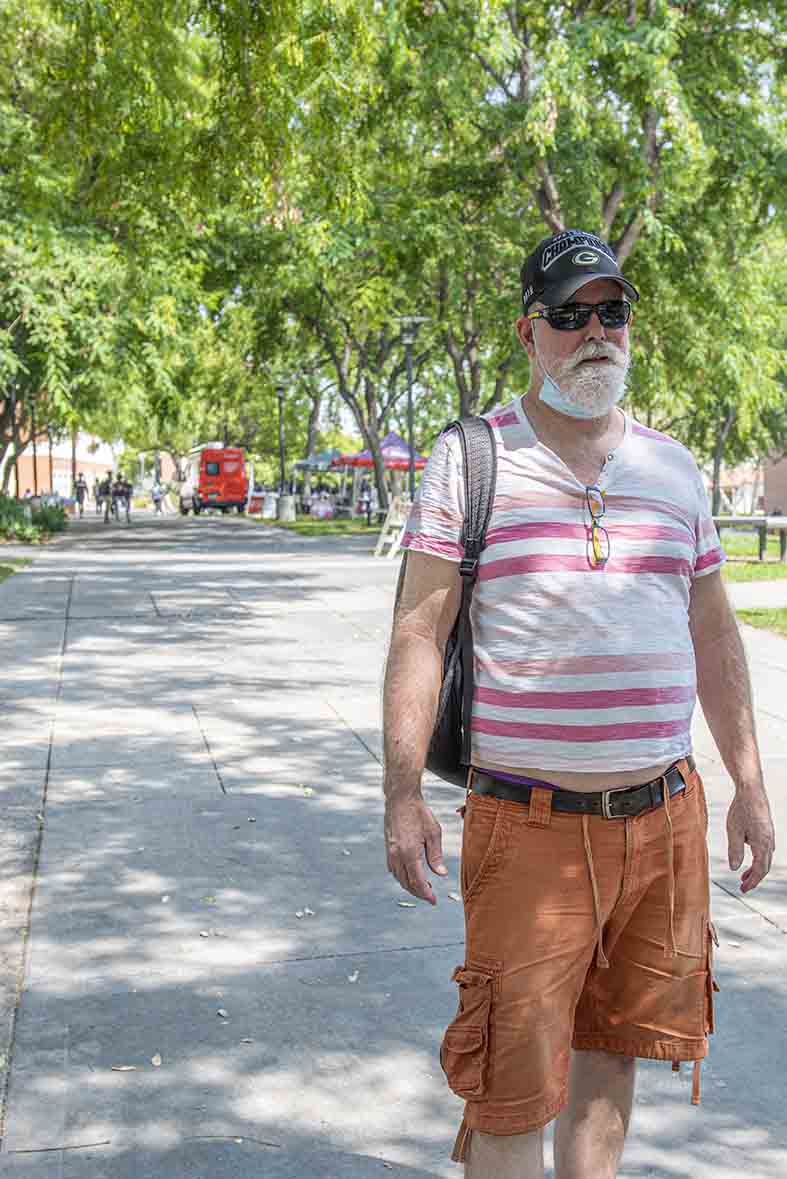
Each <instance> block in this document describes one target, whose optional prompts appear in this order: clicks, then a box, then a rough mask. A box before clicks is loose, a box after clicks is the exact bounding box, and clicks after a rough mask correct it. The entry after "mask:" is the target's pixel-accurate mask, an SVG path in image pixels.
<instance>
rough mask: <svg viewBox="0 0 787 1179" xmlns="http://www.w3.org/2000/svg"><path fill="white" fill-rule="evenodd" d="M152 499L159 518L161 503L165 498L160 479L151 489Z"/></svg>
mask: <svg viewBox="0 0 787 1179" xmlns="http://www.w3.org/2000/svg"><path fill="white" fill-rule="evenodd" d="M150 498H151V499H152V500H153V510H154V512H155V514H156V515H157V516H160V515H161V501H162V499H163V498H164V488H163V487H162V486H161V484H160V483H159V481H158V479H157V480H156V482H155V483H154V484H153V486H152V487H151V489H150Z"/></svg>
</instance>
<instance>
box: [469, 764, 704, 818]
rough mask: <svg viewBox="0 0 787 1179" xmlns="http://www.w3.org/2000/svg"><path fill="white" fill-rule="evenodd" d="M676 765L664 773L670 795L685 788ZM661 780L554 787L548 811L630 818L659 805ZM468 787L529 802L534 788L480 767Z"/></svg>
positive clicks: (692, 766)
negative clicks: (609, 785)
mask: <svg viewBox="0 0 787 1179" xmlns="http://www.w3.org/2000/svg"><path fill="white" fill-rule="evenodd" d="M685 763H686V765H687V766H688V768H689V772H691V771H693V769H694V758H693V757H687V758H685ZM679 764H680V763H679V762H676V763H675V765H673V766H670V768H669V769H668V770H667V772H666V774H665V775H664V777H665V778H666V779H667V786H668V788H669V793H670V797H672V795H673V794H680V792H681V791H682V790H685V789H686V782H685V780H684V778H683V775H682V774H681V772H680V770H679V769H678V765H679ZM662 782H663V778H654V779H653V780H652V781H651V782H643V783H642V785H641V786H629V787H627V788H625V789H618V790H598V791H594V792H593V793H587V794H586V793H584V791H579V790H560V789H558V788H557V787H556V786H555V787H552V788H551V791H550V792H551V794H552V810H553V811H569V812H571V813H572V814H576V815H603V817H604V818H605V819H632V818H634V816H635V815H641V814H642V813H643V811H650V810H654V809H655V808H656V807H659V806H663V804H664V796H663V793H662ZM470 789H471V790H472V791H473V793H474V794H492V795H494V797H495V798H503V799H506V800H507V801H509V802H529V801H530V793H531V791H532V790H533V789H534V788H533V787H532V786H526V785H525V784H524V783H520V782H508V781H506V779H505V778H495V777H494V775H493V774H487V773H484V771H483V770H473V776H472V779H471V782H470Z"/></svg>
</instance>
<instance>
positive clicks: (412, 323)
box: [399, 315, 427, 503]
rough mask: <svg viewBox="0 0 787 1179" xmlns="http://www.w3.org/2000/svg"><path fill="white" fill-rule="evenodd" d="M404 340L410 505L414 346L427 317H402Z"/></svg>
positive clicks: (413, 463) (412, 483)
mask: <svg viewBox="0 0 787 1179" xmlns="http://www.w3.org/2000/svg"><path fill="white" fill-rule="evenodd" d="M399 319H400V321H401V324H402V339H403V340H404V358H405V365H406V368H407V446H408V448H409V451H410V455H409V458H408V460H407V484H408V490H409V494H410V503H412V502H413V500H414V499H415V441H414V438H413V344H414V343H415V337H416V336H417V335H418V329H419V327H420V326H421V324H422V323H426V320H427V316H425V315H401V316H400V317H399Z"/></svg>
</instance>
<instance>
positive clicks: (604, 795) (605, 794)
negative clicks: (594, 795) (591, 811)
mask: <svg viewBox="0 0 787 1179" xmlns="http://www.w3.org/2000/svg"><path fill="white" fill-rule="evenodd" d="M619 793H620V791H618V790H602V791H601V813H602V815H603V816H604V818H605V819H625V817H626V816H625V815H613V814H612V811H611V810H610V809H609V798H610V795H611V794H619Z"/></svg>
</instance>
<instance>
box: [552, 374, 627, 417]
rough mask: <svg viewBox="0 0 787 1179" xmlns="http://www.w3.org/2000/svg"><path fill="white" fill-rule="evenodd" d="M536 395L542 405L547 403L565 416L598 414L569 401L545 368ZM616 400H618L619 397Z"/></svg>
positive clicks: (595, 415)
mask: <svg viewBox="0 0 787 1179" xmlns="http://www.w3.org/2000/svg"><path fill="white" fill-rule="evenodd" d="M621 395H622V391H621ZM538 397H539V400H540V401H543V402H544V405H548V406H549V408H550V409H554V410H556V411H557V412H558V413H562V414H565V416H566V417H567V418H583V419H587V420H589V419H590V418H595V417H598V416H599V415H598V413H597V412H595V411H594V410H592V409H588V408H587V406H584V405H576V404H575V403H574V402H573V401H569V400H568V399H567V398H566V395H565V393H564V392H563V390H562V389H561V388H560V386H559V385H557V384H556V383H555V382H554V381H553V380H552V378H551V377H550V375H549V373H548V372H546V370H544V383H543V384H542V386H541V388H540V390H539V393H538ZM616 400H620V398H617V399H616Z"/></svg>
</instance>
